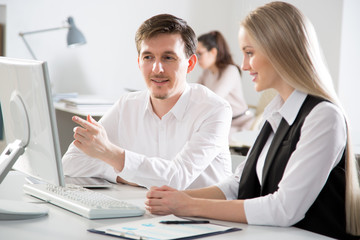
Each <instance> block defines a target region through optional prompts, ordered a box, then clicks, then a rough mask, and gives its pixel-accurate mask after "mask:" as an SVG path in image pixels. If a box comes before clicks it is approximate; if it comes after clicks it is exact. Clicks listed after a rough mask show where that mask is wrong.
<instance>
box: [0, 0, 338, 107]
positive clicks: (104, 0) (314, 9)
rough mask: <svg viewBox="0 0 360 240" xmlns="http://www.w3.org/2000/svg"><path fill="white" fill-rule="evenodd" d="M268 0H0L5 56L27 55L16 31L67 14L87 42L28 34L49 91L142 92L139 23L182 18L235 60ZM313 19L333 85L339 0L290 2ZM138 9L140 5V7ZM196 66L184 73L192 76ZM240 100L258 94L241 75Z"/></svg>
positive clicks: (252, 101) (253, 99)
mask: <svg viewBox="0 0 360 240" xmlns="http://www.w3.org/2000/svg"><path fill="white" fill-rule="evenodd" d="M266 2H269V1H266V0H182V1H175V0H151V1H149V0H132V1H124V0H75V1H74V0H62V1H60V0H58V1H55V0H53V1H48V0H0V4H4V5H6V10H7V16H6V23H7V32H6V34H7V35H6V41H7V46H6V52H7V56H10V57H20V58H30V55H29V53H28V52H27V49H26V48H25V45H24V44H23V42H22V41H21V39H20V37H19V36H18V33H19V32H20V31H32V30H37V29H43V28H51V27H56V26H60V25H61V23H62V22H63V21H64V20H65V19H66V17H67V16H70V15H71V16H73V17H74V19H75V23H76V24H77V26H78V27H79V29H81V30H82V32H83V33H84V34H85V36H86V38H87V41H88V44H87V45H84V46H82V47H79V48H76V49H68V48H66V46H65V38H66V30H64V31H57V32H48V33H43V34H37V35H32V36H28V37H27V40H28V41H29V43H30V45H31V46H32V49H33V51H34V52H35V54H36V56H37V57H38V59H41V60H46V61H48V63H49V68H50V76H51V78H52V80H53V87H54V91H55V92H73V91H76V92H79V93H81V94H98V95H106V96H109V97H113V98H115V97H117V96H118V95H119V94H121V93H122V92H123V88H124V87H127V88H135V89H143V88H145V84H144V83H143V80H142V78H141V75H140V72H139V70H138V68H137V61H136V60H137V53H136V48H135V43H134V35H135V32H136V30H137V28H138V27H139V25H140V24H141V23H142V22H143V21H144V20H146V19H147V18H149V17H150V16H153V15H155V14H158V13H171V14H174V15H177V16H179V17H182V18H184V19H186V20H187V21H188V23H189V24H190V25H191V26H192V27H193V28H194V30H195V32H196V33H197V34H202V33H205V32H207V31H210V30H214V29H217V30H220V31H221V32H223V33H224V35H225V37H226V39H227V40H228V42H229V45H230V48H231V50H232V52H233V56H234V58H235V61H236V62H237V63H238V64H240V63H241V58H242V56H241V53H240V51H239V48H238V42H237V31H238V26H239V22H240V20H241V19H242V18H243V17H244V16H245V15H246V14H247V13H248V12H249V11H250V10H252V9H254V8H255V7H257V6H259V5H263V4H264V3H266ZM288 2H290V3H292V4H294V5H295V6H297V7H298V8H300V10H301V11H303V12H304V13H305V14H306V15H307V16H308V17H309V18H310V20H312V22H313V24H314V26H315V29H316V30H317V32H318V34H319V39H320V41H321V44H322V46H323V50H324V53H325V57H326V59H327V62H328V64H329V67H330V71H331V74H332V75H333V78H334V81H335V84H336V85H337V79H338V72H339V67H338V66H339V53H340V30H341V19H342V3H343V1H342V0H317V1H303V0H289V1H288ZM140 6H141V7H140ZM199 74H200V68H199V67H197V68H196V69H195V71H194V72H193V73H191V74H190V75H189V81H195V80H196V79H197V77H198V76H199ZM243 85H244V88H245V97H246V98H247V100H248V102H249V103H250V104H256V102H257V99H258V94H257V93H256V92H255V91H254V90H253V85H252V83H251V81H250V80H249V77H248V75H246V74H245V76H244V81H243Z"/></svg>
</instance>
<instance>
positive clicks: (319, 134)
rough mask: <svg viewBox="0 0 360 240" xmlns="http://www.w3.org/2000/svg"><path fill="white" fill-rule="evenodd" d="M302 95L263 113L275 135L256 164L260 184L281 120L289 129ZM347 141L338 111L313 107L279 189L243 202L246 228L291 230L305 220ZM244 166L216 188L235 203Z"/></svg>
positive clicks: (331, 107) (329, 105) (330, 106)
mask: <svg viewBox="0 0 360 240" xmlns="http://www.w3.org/2000/svg"><path fill="white" fill-rule="evenodd" d="M306 96H307V94H305V93H302V92H300V91H297V90H295V91H294V92H293V93H292V95H291V96H290V97H289V98H288V99H287V100H286V102H284V101H283V100H282V99H281V97H280V96H279V95H278V96H276V97H275V98H274V99H273V100H272V101H271V102H270V104H269V105H268V106H267V108H266V109H265V112H264V119H266V120H267V121H268V122H269V123H270V125H271V127H272V130H273V132H272V133H271V134H270V137H269V138H268V140H267V142H266V144H265V146H264V148H263V150H262V152H261V154H260V156H259V159H258V162H257V166H256V173H257V176H258V179H260V180H259V182H260V183H261V182H262V181H261V179H262V169H263V166H264V162H265V157H266V154H267V152H268V149H269V147H270V144H271V141H272V139H273V138H274V133H275V132H276V130H277V129H278V126H279V124H280V121H281V119H282V118H284V119H285V120H286V121H287V123H288V124H289V125H290V126H291V125H292V124H293V122H294V121H295V118H296V116H297V114H298V112H299V110H300V107H301V105H302V104H303V102H304V100H305V98H306ZM346 139H347V134H346V124H345V118H344V115H343V113H342V112H341V110H340V109H339V108H338V107H336V106H335V105H334V104H332V103H329V102H326V101H323V102H321V103H319V104H318V105H317V106H315V107H314V108H313V109H312V111H311V112H310V113H309V115H308V116H307V117H306V119H305V122H304V124H303V126H302V128H301V136H300V139H299V142H298V143H297V146H296V149H295V151H294V152H293V153H292V155H291V157H290V159H289V161H288V163H287V166H286V168H285V171H284V175H283V177H282V179H281V181H280V183H279V189H278V190H277V191H276V192H274V193H273V194H269V195H266V196H263V197H258V198H253V199H247V200H245V203H244V207H245V215H246V219H247V221H248V223H249V224H258V225H277V226H291V225H293V224H295V223H297V222H298V221H300V220H301V219H303V218H304V216H305V213H306V212H307V211H308V209H309V208H310V206H311V205H312V204H313V203H314V201H315V199H316V198H317V196H318V194H319V193H320V191H321V189H322V187H323V186H324V185H325V183H326V180H327V178H328V176H329V174H330V171H331V170H332V169H333V168H334V167H335V166H336V165H337V164H338V163H339V162H340V159H341V157H342V154H343V151H344V149H345V145H346ZM250 151H251V149H250ZM250 151H249V152H250ZM245 163H246V161H244V162H243V163H241V164H240V165H239V166H238V167H237V169H236V171H235V173H234V175H232V176H230V177H229V178H228V179H226V180H224V181H223V182H221V183H219V184H218V185H217V186H218V187H219V188H220V189H221V190H222V191H223V192H224V194H225V196H226V198H227V199H237V196H238V189H239V181H240V178H241V174H242V171H243V169H244V166H245Z"/></svg>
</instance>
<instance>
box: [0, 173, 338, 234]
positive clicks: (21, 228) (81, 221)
mask: <svg viewBox="0 0 360 240" xmlns="http://www.w3.org/2000/svg"><path fill="white" fill-rule="evenodd" d="M24 183H25V179H24V175H22V174H21V173H18V172H10V174H9V175H8V176H7V177H6V178H5V180H4V181H3V183H2V184H1V185H0V197H1V199H10V200H22V201H26V202H38V203H39V202H41V201H40V200H38V199H36V198H33V197H31V196H28V195H26V194H24V193H23V191H22V186H23V184H24ZM96 191H101V192H103V193H105V194H108V195H110V196H112V197H116V198H119V199H122V200H127V201H131V203H133V204H136V205H138V206H141V207H144V200H145V194H146V192H147V190H145V189H143V188H137V187H131V186H126V185H118V184H117V185H114V187H113V188H111V189H100V190H96ZM44 205H46V206H47V207H48V208H49V214H48V216H46V217H42V218H37V219H31V220H20V221H0V239H4V240H5V239H6V240H7V239H9V240H10V239H11V240H23V239H36V240H49V239H51V240H82V239H84V240H85V239H86V240H96V239H101V240H106V239H109V240H111V239H119V238H115V237H110V236H102V235H97V234H94V233H90V232H88V231H87V229H89V228H98V227H102V226H106V225H110V224H115V223H120V222H125V221H135V220H139V219H144V218H151V217H153V215H151V214H149V213H148V212H147V213H146V214H145V215H144V216H142V217H133V218H117V219H101V220H89V219H86V218H83V217H81V216H78V215H76V214H74V213H71V212H68V211H66V210H64V209H62V208H59V207H56V206H54V205H51V204H48V203H44ZM211 222H213V223H218V224H224V225H228V226H234V227H240V228H242V229H243V230H242V231H239V232H233V233H227V234H223V235H218V236H212V237H207V238H204V239H207V240H208V239H209V240H212V239H213V240H215V239H224V240H227V239H229V240H230V239H236V240H238V239H242V240H243V239H244V240H246V239H278V240H282V239H284V240H285V239H286V240H288V239H291V240H300V239H331V238H327V237H325V236H322V235H318V234H314V233H311V232H308V231H304V230H301V229H298V228H294V227H290V228H281V227H265V226H249V225H246V224H240V223H232V222H224V221H215V220H211Z"/></svg>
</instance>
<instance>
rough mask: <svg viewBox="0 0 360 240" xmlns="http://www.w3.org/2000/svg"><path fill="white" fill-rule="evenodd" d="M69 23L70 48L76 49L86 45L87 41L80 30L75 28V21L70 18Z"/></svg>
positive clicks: (68, 42)
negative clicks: (78, 46)
mask: <svg viewBox="0 0 360 240" xmlns="http://www.w3.org/2000/svg"><path fill="white" fill-rule="evenodd" d="M67 21H68V24H69V31H68V34H67V45H68V47H75V46H77V45H83V44H85V43H86V39H85V37H84V35H83V34H82V33H81V32H80V30H79V29H78V28H77V27H76V26H75V22H74V19H73V18H72V17H68V19H67Z"/></svg>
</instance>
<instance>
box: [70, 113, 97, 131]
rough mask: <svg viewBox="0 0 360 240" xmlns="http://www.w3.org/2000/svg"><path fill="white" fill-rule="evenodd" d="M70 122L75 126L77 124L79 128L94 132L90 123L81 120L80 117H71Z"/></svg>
mask: <svg viewBox="0 0 360 240" xmlns="http://www.w3.org/2000/svg"><path fill="white" fill-rule="evenodd" d="M72 120H73V121H74V122H75V123H77V124H79V125H80V126H82V127H83V128H85V129H88V130H95V126H94V125H93V124H92V123H90V122H88V121H86V120H84V119H82V118H81V117H78V116H73V117H72Z"/></svg>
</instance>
